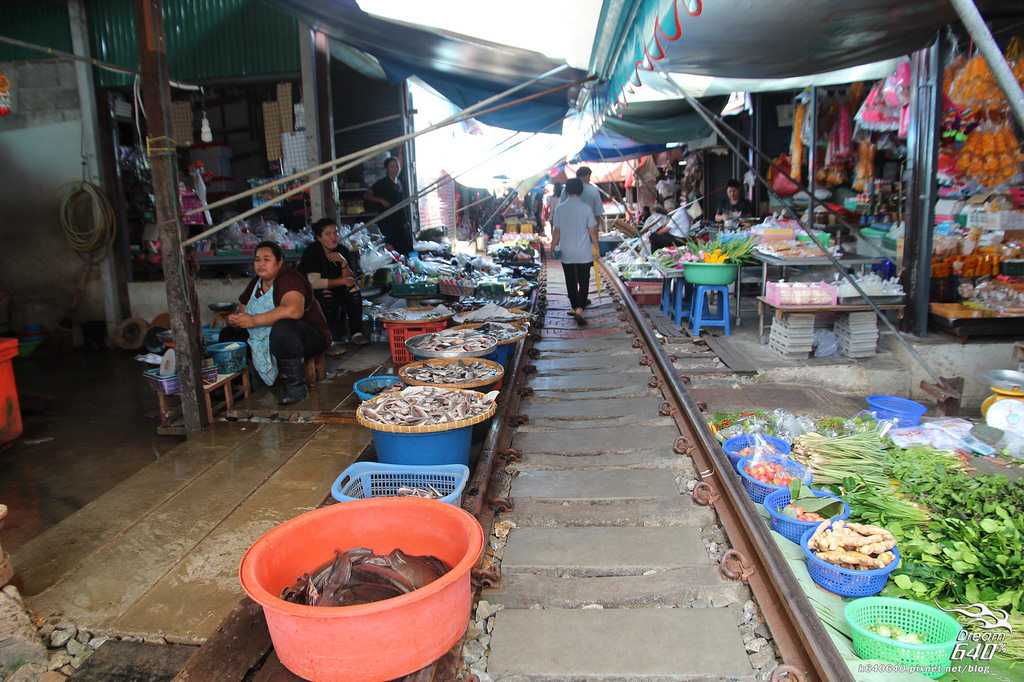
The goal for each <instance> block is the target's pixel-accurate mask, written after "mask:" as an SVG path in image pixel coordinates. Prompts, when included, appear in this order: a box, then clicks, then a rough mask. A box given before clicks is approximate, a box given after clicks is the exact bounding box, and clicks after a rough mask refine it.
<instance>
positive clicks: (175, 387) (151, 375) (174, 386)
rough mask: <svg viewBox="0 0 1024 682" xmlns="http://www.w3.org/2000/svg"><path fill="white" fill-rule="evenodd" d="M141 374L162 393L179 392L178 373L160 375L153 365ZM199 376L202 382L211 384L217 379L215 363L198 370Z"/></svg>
mask: <svg viewBox="0 0 1024 682" xmlns="http://www.w3.org/2000/svg"><path fill="white" fill-rule="evenodd" d="M143 376H144V377H146V380H147V381H149V382H150V383H151V384H153V386H154V387H155V388H156V390H158V391H160V392H161V393H163V394H164V395H178V393H180V392H181V382H179V381H178V375H177V374H172V375H171V376H169V377H162V376H160V369H159V368H158V367H154V368H153V369H147V370H146V371H145V372H143ZM199 376H200V378H201V379H202V381H203V383H204V384H212V383H213V382H215V381H216V380H217V367H216V366H215V365H213V366H209V367H204V368H203V369H202V370H201V371H200V372H199Z"/></svg>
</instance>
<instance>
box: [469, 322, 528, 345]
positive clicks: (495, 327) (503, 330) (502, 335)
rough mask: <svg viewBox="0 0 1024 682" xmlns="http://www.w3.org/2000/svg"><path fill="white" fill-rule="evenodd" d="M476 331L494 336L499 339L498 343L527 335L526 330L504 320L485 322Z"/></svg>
mask: <svg viewBox="0 0 1024 682" xmlns="http://www.w3.org/2000/svg"><path fill="white" fill-rule="evenodd" d="M476 331H478V332H480V333H481V334H486V335H487V336H493V337H494V338H496V339H498V343H504V342H505V341H511V340H513V339H519V338H520V337H522V336H525V335H526V332H525V331H523V330H522V329H520V328H519V327H516V326H515V325H512V324H506V323H504V322H484V323H483V324H482V325H480V326H479V327H477V328H476Z"/></svg>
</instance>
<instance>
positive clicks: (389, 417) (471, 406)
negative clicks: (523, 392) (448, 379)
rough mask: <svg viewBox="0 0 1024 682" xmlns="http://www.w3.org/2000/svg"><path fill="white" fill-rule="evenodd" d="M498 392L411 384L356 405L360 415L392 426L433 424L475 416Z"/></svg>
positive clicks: (482, 410) (489, 403) (492, 400)
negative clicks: (398, 390) (400, 389)
mask: <svg viewBox="0 0 1024 682" xmlns="http://www.w3.org/2000/svg"><path fill="white" fill-rule="evenodd" d="M497 397H498V391H491V392H490V393H487V394H486V395H484V394H481V393H476V392H474V391H459V390H453V389H449V388H437V387H434V386H410V387H408V388H406V389H404V390H402V391H401V392H400V393H389V394H387V395H385V396H382V397H379V398H374V399H373V402H370V403H363V404H362V405H360V406H359V410H360V411H361V412H362V415H363V417H365V418H366V419H368V420H370V421H373V422H377V423H379V424H389V425H393V426H432V425H435V424H445V423H448V422H455V421H461V420H463V419H470V418H472V417H478V416H480V415H482V414H485V413H487V412H488V411H489V410H490V409H491V404H492V403H493V402H494V401H495V399H496V398H497Z"/></svg>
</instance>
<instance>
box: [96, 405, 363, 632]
mask: <svg viewBox="0 0 1024 682" xmlns="http://www.w3.org/2000/svg"><path fill="white" fill-rule="evenodd" d="M370 439H371V436H370V433H369V431H367V430H366V429H362V428H359V427H357V426H351V425H330V426H325V427H324V428H322V429H321V430H320V431H318V432H317V434H316V435H315V436H314V437H313V438H312V439H310V440H309V442H307V443H306V444H305V445H304V446H302V448H301V449H300V450H299V451H298V452H296V453H295V455H294V456H293V457H292V458H291V459H290V460H289V461H288V462H287V463H285V464H284V466H282V467H281V468H280V469H278V470H277V472H275V473H274V475H273V476H271V477H270V479H269V480H268V481H267V482H266V483H265V484H264V485H262V486H261V487H260V488H259V489H258V490H256V491H255V492H254V493H253V494H252V495H251V496H249V498H248V499H246V500H245V501H244V502H243V503H242V504H241V505H239V506H238V508H237V509H236V510H235V511H234V512H232V513H231V514H230V515H229V516H228V517H226V518H225V519H224V520H223V521H222V522H221V523H220V524H218V526H217V527H216V528H215V529H214V530H213V531H212V532H211V533H210V534H209V535H208V536H206V538H205V539H203V541H202V542H200V543H199V544H198V545H196V547H195V548H194V549H193V550H192V551H191V552H189V554H188V555H187V556H186V557H185V558H184V559H183V560H182V561H181V562H179V563H178V564H177V565H176V566H175V567H174V568H173V569H172V570H171V571H170V572H168V573H167V575H165V576H164V577H163V578H161V579H160V580H159V581H158V582H157V583H156V584H154V585H153V586H152V587H151V588H150V589H149V591H148V592H146V594H145V595H144V596H143V597H142V598H141V599H140V600H139V601H138V602H136V603H135V604H133V605H132V606H131V608H129V609H128V610H127V611H126V612H125V614H124V615H123V616H121V617H120V618H118V619H117V622H116V623H115V624H114V629H115V630H117V631H118V632H123V633H129V634H139V635H143V636H154V635H155V636H162V637H165V638H168V639H170V640H173V641H177V642H194V643H201V642H203V641H205V640H206V639H207V638H208V637H209V636H210V635H211V634H212V633H213V632H214V631H215V630H216V629H217V627H218V626H219V625H220V623H221V621H222V620H223V619H224V618H225V616H227V614H228V613H230V612H231V610H232V609H233V608H234V607H235V606H236V605H237V604H238V600H239V599H241V598H242V597H243V596H244V593H243V592H242V588H241V586H240V585H239V583H238V561H239V557H241V556H242V554H244V553H245V551H246V549H248V548H249V547H250V546H251V545H252V543H253V542H255V541H256V539H257V538H258V537H259V536H260V535H262V534H263V533H265V532H266V531H268V530H270V529H271V528H273V527H274V526H276V525H278V524H280V523H283V522H284V521H287V520H288V519H290V518H293V517H295V516H298V515H299V514H302V513H304V512H307V511H310V510H312V509H315V508H316V507H317V506H318V505H319V504H320V503H321V502H322V501H323V499H324V498H325V497H326V496H327V495H328V494H329V492H330V486H331V483H332V482H333V480H334V478H335V477H336V476H337V475H338V474H339V473H341V471H342V470H343V469H344V468H345V467H347V466H348V465H349V464H351V463H352V462H354V461H355V460H356V459H357V458H358V457H359V454H360V453H361V452H362V451H363V449H364V448H365V447H366V446H367V445H368V444H369V443H370Z"/></svg>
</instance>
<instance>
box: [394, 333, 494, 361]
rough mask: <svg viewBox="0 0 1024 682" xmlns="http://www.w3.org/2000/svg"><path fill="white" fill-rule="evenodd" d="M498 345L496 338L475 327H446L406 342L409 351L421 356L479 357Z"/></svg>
mask: <svg viewBox="0 0 1024 682" xmlns="http://www.w3.org/2000/svg"><path fill="white" fill-rule="evenodd" d="M497 345H498V340H497V339H496V338H494V337H493V336H489V335H487V334H481V333H480V332H479V331H477V330H475V329H445V330H444V331H440V332H433V333H430V334H419V335H418V336H414V337H412V338H411V339H409V340H408V341H406V342H405V347H406V348H408V349H409V352H410V353H412V354H413V355H415V356H416V357H420V358H458V357H470V358H478V357H481V356H483V355H487V354H488V353H490V352H491V351H492V350H494V347H495V346H497Z"/></svg>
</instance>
